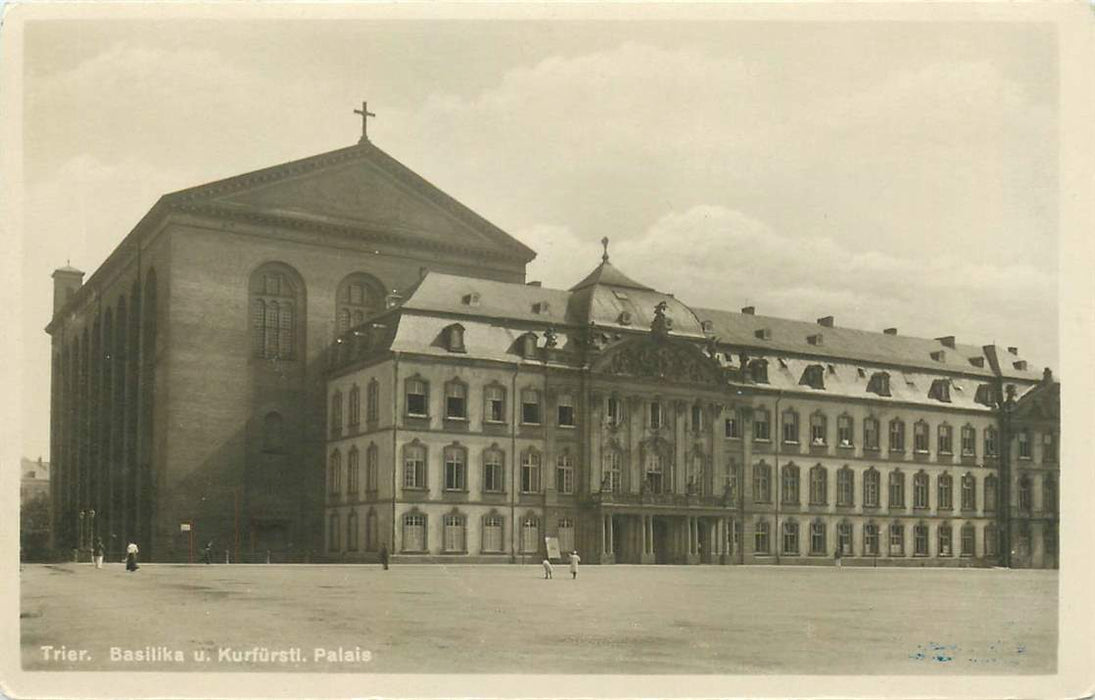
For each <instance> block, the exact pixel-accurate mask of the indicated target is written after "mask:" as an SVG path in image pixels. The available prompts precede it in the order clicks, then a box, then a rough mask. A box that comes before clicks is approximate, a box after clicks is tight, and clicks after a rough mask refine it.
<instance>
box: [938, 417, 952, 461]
mask: <svg viewBox="0 0 1095 700" xmlns="http://www.w3.org/2000/svg"><path fill="white" fill-rule="evenodd" d="M937 432H938V437H939V444H938V447H939V454H941V455H949V454H954V431H953V430H952V429H951V427H950V426H949V425H947V424H946V423H942V424H941V425H940V426H939V427H938V428H937Z"/></svg>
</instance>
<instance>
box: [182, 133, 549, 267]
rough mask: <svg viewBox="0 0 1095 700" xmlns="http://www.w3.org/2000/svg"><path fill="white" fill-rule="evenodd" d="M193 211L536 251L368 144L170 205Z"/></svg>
mask: <svg viewBox="0 0 1095 700" xmlns="http://www.w3.org/2000/svg"><path fill="white" fill-rule="evenodd" d="M167 199H168V200H169V201H170V202H171V203H173V204H181V205H183V206H184V207H185V208H187V209H194V210H199V211H202V210H204V211H206V212H208V213H212V214H214V215H215V214H218V213H220V214H224V215H229V216H244V217H246V216H248V215H251V216H254V217H259V218H263V219H267V220H273V221H285V222H290V223H292V224H293V225H295V226H308V225H314V226H316V227H320V228H322V227H325V226H326V227H332V226H333V227H338V228H340V229H343V230H350V231H353V232H355V233H357V234H359V235H361V236H362V237H365V238H368V237H370V236H371V235H375V236H378V237H382V238H384V239H385V240H392V239H393V236H394V237H395V238H396V239H397V240H406V241H407V242H408V243H420V244H427V245H430V244H433V245H441V246H444V247H446V248H464V249H468V250H471V251H491V252H493V253H496V254H504V255H509V256H513V257H518V258H524V259H526V260H530V259H531V258H532V257H533V255H534V253H533V252H532V251H531V249H529V248H527V247H526V246H524V245H523V244H522V243H520V242H519V241H517V240H516V239H514V238H513V237H511V236H509V235H508V234H506V233H505V232H504V231H502V230H501V229H499V228H497V227H496V226H494V225H493V224H491V223H490V222H489V221H487V220H486V219H483V218H482V217H480V216H479V215H478V214H476V213H475V212H473V211H472V210H470V209H468V208H467V207H466V206H464V205H463V204H460V203H459V202H457V201H456V200H455V199H453V198H451V197H449V196H448V195H446V194H445V193H444V192H442V191H441V190H439V189H438V188H436V187H434V186H433V185H432V184H430V183H429V182H428V181H426V180H425V179H423V178H422V177H420V176H418V175H417V174H415V173H414V172H412V171H411V170H410V169H408V168H407V167H406V166H404V165H402V164H401V163H399V162H398V161H396V160H395V159H394V158H392V157H391V156H389V155H387V154H386V153H384V152H383V151H381V150H380V149H379V148H376V147H375V146H373V145H371V144H369V143H368V142H366V143H363V144H361V145H358V146H355V147H352V148H345V149H341V150H339V151H332V152H330V153H326V154H322V155H319V156H314V157H312V158H307V159H304V160H301V161H294V162H292V163H286V164H284V165H279V166H274V167H272V168H266V169H264V170H260V171H256V172H253V173H247V174H245V175H240V176H237V177H234V178H230V179H228V180H222V181H219V182H215V183H210V184H208V185H202V186H200V187H195V188H191V189H189V190H184V191H182V192H177V193H175V194H173V195H168V198H167Z"/></svg>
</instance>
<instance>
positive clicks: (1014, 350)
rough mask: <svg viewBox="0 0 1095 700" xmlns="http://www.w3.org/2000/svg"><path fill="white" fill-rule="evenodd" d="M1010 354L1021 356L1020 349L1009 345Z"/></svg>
mask: <svg viewBox="0 0 1095 700" xmlns="http://www.w3.org/2000/svg"><path fill="white" fill-rule="evenodd" d="M1008 352H1010V353H1011V354H1012V355H1018V354H1019V348H1017V347H1015V346H1014V345H1009V346H1008Z"/></svg>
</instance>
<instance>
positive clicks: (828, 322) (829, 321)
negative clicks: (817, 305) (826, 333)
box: [817, 316, 833, 328]
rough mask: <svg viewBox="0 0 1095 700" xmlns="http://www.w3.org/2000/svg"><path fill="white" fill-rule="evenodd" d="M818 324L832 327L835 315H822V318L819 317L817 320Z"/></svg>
mask: <svg viewBox="0 0 1095 700" xmlns="http://www.w3.org/2000/svg"><path fill="white" fill-rule="evenodd" d="M817 325H819V326H825V327H826V328H832V327H833V317H832V316H822V317H821V318H819V319H818V320H817Z"/></svg>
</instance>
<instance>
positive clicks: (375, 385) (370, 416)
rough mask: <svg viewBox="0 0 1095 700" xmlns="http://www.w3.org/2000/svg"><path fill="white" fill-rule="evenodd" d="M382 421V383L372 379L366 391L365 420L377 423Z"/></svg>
mask: <svg viewBox="0 0 1095 700" xmlns="http://www.w3.org/2000/svg"><path fill="white" fill-rule="evenodd" d="M379 419H380V382H378V381H377V380H376V379H370V380H369V384H368V387H367V388H366V389H365V420H366V421H368V422H369V423H375V422H377V421H378V420H379Z"/></svg>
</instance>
